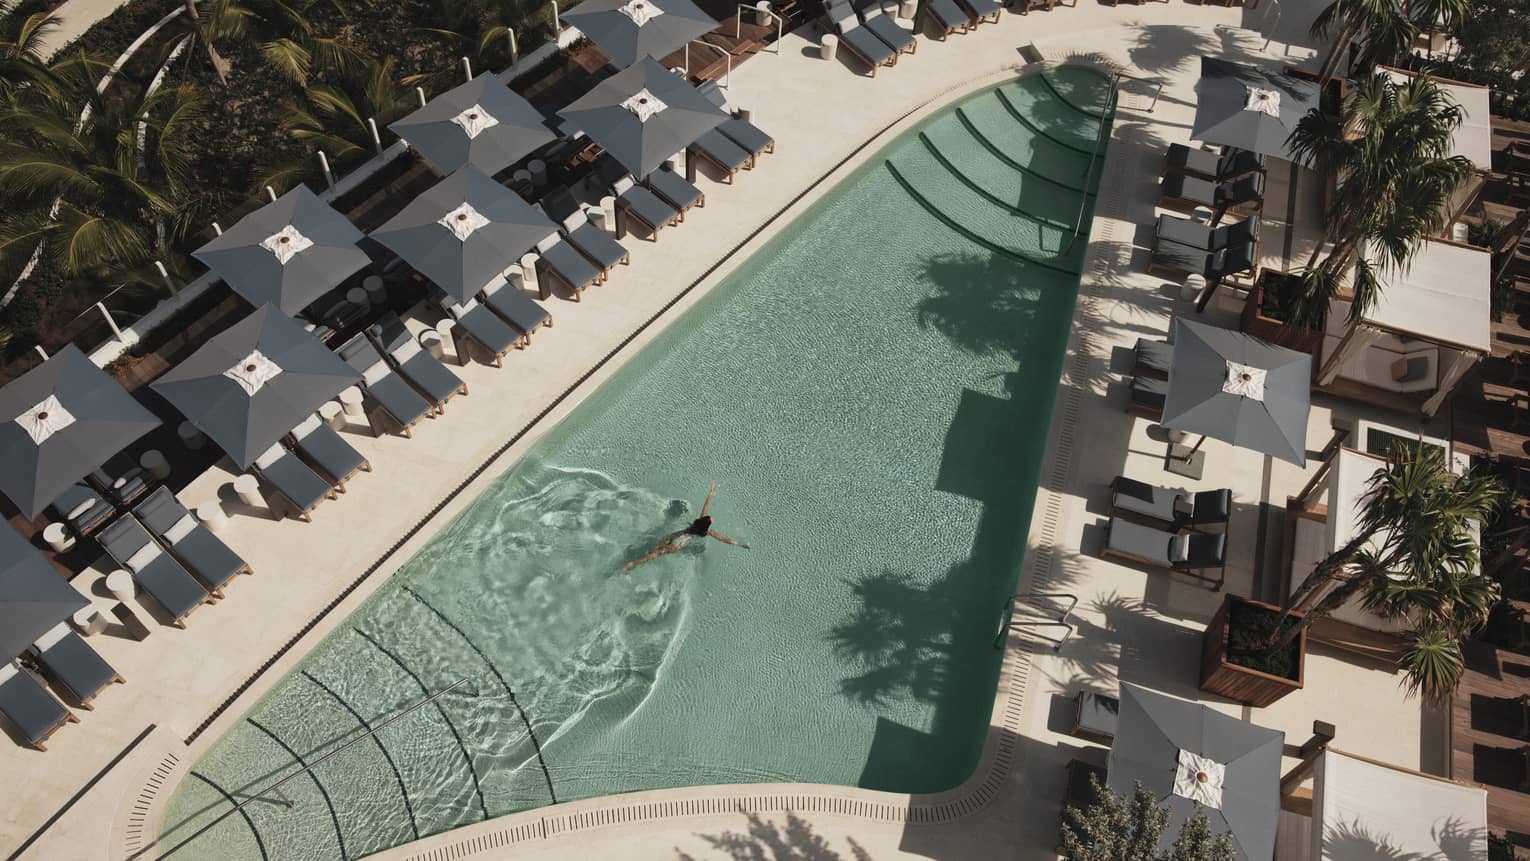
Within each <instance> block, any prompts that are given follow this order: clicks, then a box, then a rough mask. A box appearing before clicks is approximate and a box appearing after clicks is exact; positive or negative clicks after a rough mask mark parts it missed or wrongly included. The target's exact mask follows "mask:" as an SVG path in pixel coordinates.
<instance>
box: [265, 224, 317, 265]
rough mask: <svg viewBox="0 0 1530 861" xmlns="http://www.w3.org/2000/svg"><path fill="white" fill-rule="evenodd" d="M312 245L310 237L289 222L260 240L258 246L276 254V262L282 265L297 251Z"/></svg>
mask: <svg viewBox="0 0 1530 861" xmlns="http://www.w3.org/2000/svg"><path fill="white" fill-rule="evenodd" d="M312 245H313V240H312V239H309V238H308V237H306V236H304V235H303V234H301V233H299V232H298V229H297V228H296V227H293V226H292V225H290V224H289V225H287V226H286V227H283V228H282V229H281V230H278V231H276V232H275V233H273V234H271V235H270V236H267V237H266V238H265V239H263V240H261V242H260V247H261V248H264V249H266V250H267V251H269V252H271V253H272V254H274V255H276V262H278V263H280V264H282V265H283V266H286V265H287V261H288V260H291V259H292V258H293V257H294V256H296V255H297V253H298V252H299V251H302V250H303V249H305V248H309V247H312Z"/></svg>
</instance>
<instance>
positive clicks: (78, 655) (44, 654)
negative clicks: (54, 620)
mask: <svg viewBox="0 0 1530 861" xmlns="http://www.w3.org/2000/svg"><path fill="white" fill-rule="evenodd" d="M64 634H65V636H64V637H63V638H62V639H61V640H59V642H57V643H55V644H53V645H51V646H49V647H48V648H46V649H39V650H38V656H37V663H38V665H39V666H41V667H42V668H43V670H44V672H46V673H47V674H48V675H49V676H51V677H52V679H53V681H54V682H55V683H56V684H59V685H62V686H63V687H64V688H65V689H67V690H68V691H69V693H70V694H71V695H73V696H74V698H75V699H77V700H79V701H80V702H82V703H83V702H89V701H90V700H92V699H94V698H95V696H96V694H98V693H100V692H101V689H102V688H104V687H106V686H107V685H109V684H111V683H112V682H113V681H114V680H115V679H116V678H117V671H116V670H114V669H112V665H111V664H108V663H107V662H106V659H105V658H103V657H101V656H100V655H99V654H98V653H97V652H96V650H95V649H92V648H91V647H90V644H89V643H86V642H85V640H84V639H83V638H82V637H81V636H80V635H79V634H76V633H75V632H73V631H71V630H69V629H68V627H67V626H65V628H64Z"/></svg>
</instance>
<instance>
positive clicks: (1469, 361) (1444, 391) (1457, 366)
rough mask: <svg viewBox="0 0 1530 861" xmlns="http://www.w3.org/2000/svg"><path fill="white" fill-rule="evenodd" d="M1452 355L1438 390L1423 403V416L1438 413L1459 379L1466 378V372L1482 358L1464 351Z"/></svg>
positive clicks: (1441, 377) (1457, 351)
mask: <svg viewBox="0 0 1530 861" xmlns="http://www.w3.org/2000/svg"><path fill="white" fill-rule="evenodd" d="M1454 353H1455V355H1453V356H1451V358H1450V367H1449V368H1447V369H1446V371H1445V373H1444V374H1442V375H1441V376H1440V386H1439V388H1437V389H1435V390H1434V394H1432V395H1430V396H1429V400H1427V401H1424V415H1427V416H1432V415H1434V414H1435V413H1437V412H1439V410H1440V407H1441V405H1443V404H1444V403H1445V399H1446V398H1447V397H1449V396H1450V393H1451V392H1452V391H1454V390H1455V388H1456V384H1457V383H1459V382H1461V378H1462V377H1464V376H1466V372H1467V371H1468V370H1470V369H1471V366H1472V365H1475V364H1477V362H1478V360H1480V359H1481V358H1482V357H1481V356H1479V355H1477V354H1476V353H1469V352H1467V351H1465V350H1456V351H1454Z"/></svg>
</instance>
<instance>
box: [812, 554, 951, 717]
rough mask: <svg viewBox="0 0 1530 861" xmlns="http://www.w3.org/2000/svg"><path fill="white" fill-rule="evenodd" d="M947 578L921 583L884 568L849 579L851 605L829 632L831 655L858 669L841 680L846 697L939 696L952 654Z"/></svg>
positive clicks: (875, 700)
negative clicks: (853, 607) (853, 601)
mask: <svg viewBox="0 0 1530 861" xmlns="http://www.w3.org/2000/svg"><path fill="white" fill-rule="evenodd" d="M948 582H949V581H948V579H947V578H942V579H941V580H939V581H937V582H936V583H934V584H932V585H930V586H928V587H923V586H920V585H919V584H918V583H916V582H915V581H914V578H913V577H911V576H909V575H907V574H900V573H898V572H896V571H893V570H891V569H883V570H882V571H881V572H880V573H878V574H872V575H869V576H867V577H863V578H861V579H860V580H858V581H855V582H851V583H849V584H848V585H849V586H850V591H851V592H852V593H853V594H854V595H855V598H856V600H857V602H858V607H857V608H856V610H855V611H854V612H853V613H852V614H851V615H850V616H849V618H847V619H846V620H845V621H843V622H841V623H840V624H838V625H836V626H834V628H833V629H832V630H831V631H830V632H829V641H830V643H831V644H832V646H833V649H834V654H835V656H836V657H838V658H840V659H841V660H843V661H845V662H846V663H847V664H849V665H851V666H854V667H860V668H862V672H861V673H859V674H858V675H853V676H850V677H848V678H845V679H842V680H841V681H840V692H841V693H842V694H844V695H845V696H846V697H848V698H850V699H852V700H854V701H856V702H859V703H862V704H865V705H872V706H880V705H883V704H885V703H886V702H887V701H888V700H889V698H891V697H892V696H893V695H894V694H901V695H903V696H907V697H912V698H915V699H918V700H920V701H922V702H934V701H936V700H938V699H939V697H940V693H941V691H942V689H943V688H944V683H945V679H946V675H947V673H946V668H947V666H948V665H949V662H950V658H951V616H952V612H953V611H952V608H951V606H950V600H949V596H948V594H947V592H948V591H949V589H948V586H947V583H948Z"/></svg>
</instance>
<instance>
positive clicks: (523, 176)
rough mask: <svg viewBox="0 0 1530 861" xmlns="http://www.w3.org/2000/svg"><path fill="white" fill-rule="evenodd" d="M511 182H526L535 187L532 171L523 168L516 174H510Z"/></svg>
mask: <svg viewBox="0 0 1530 861" xmlns="http://www.w3.org/2000/svg"><path fill="white" fill-rule="evenodd" d="M510 181H511V182H524V183H526V184H527V185H534V183H533V182H532V181H531V171H529V170H527V169H526V168H524V167H523V168H521V169H520V170H517V171H516V172H515V173H512V174H510Z"/></svg>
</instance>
